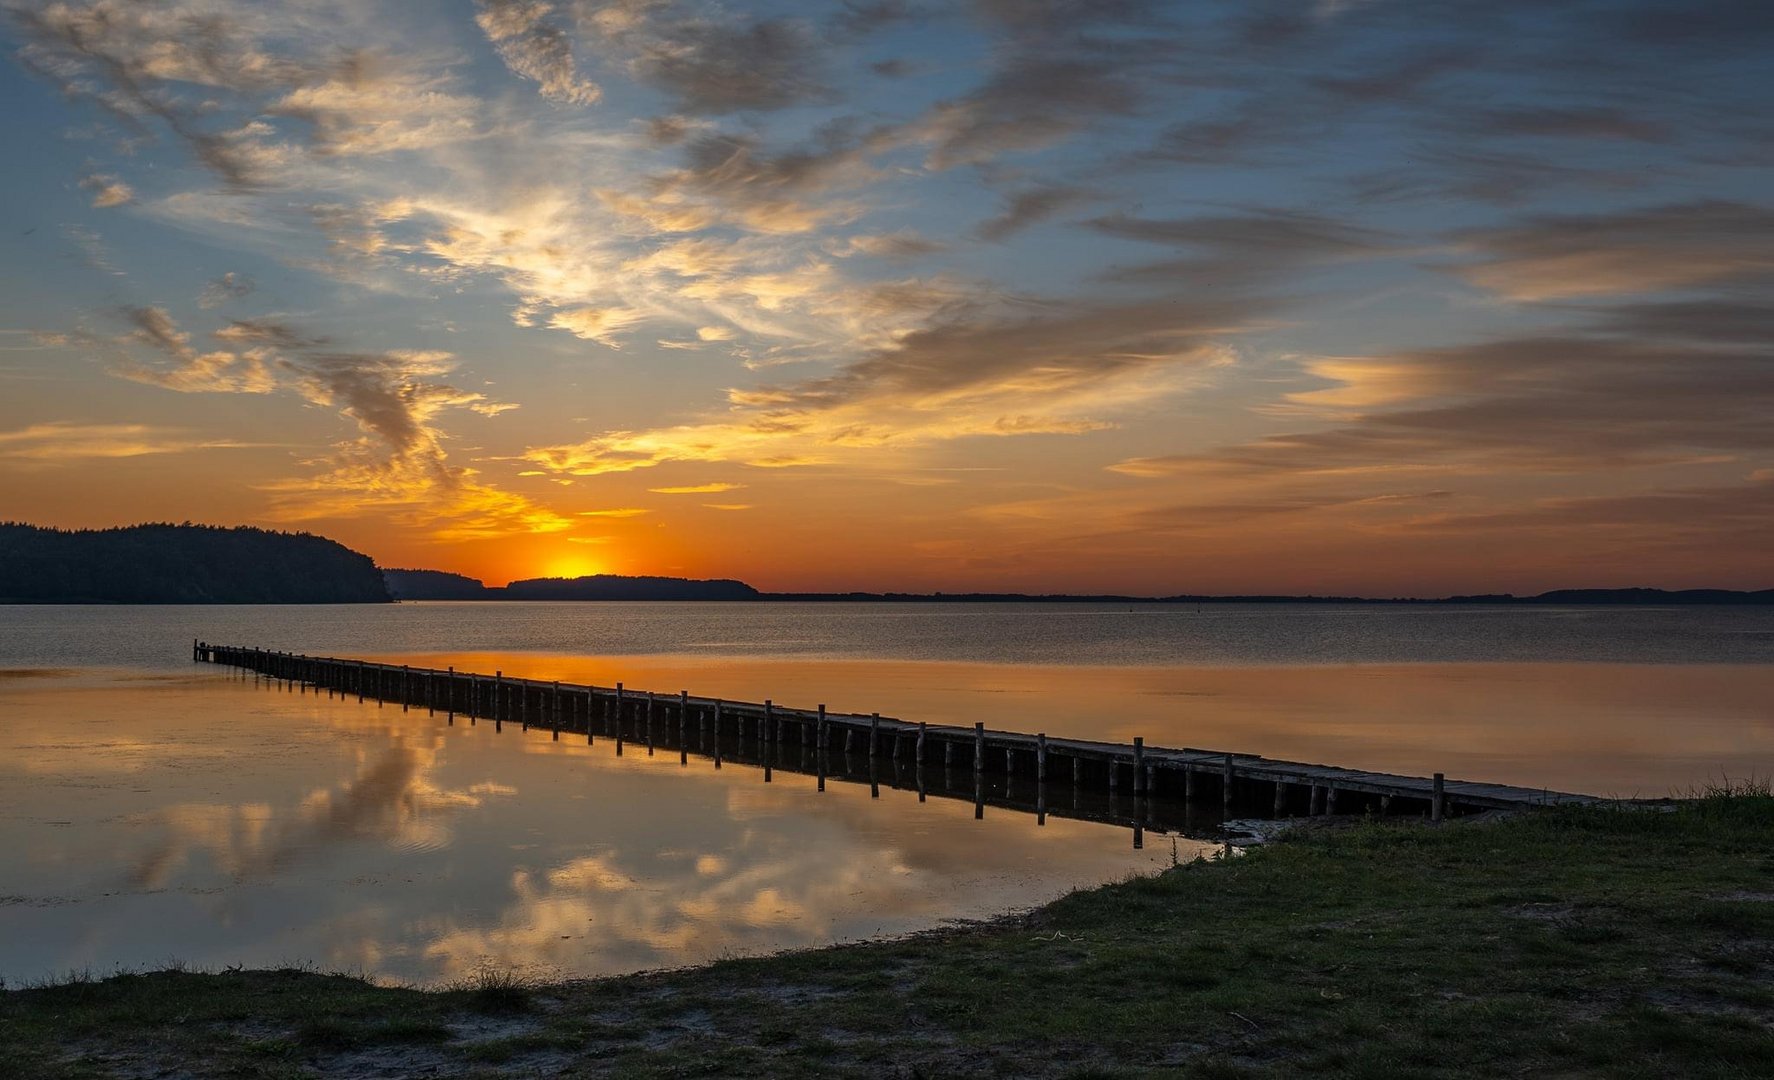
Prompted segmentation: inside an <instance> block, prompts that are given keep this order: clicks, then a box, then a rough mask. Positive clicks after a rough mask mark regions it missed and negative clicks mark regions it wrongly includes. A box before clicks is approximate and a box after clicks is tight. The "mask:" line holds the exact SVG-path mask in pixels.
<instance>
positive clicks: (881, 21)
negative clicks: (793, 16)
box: [832, 0, 925, 35]
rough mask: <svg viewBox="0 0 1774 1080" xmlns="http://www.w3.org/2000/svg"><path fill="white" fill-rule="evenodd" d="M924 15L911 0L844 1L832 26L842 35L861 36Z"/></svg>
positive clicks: (919, 6)
mask: <svg viewBox="0 0 1774 1080" xmlns="http://www.w3.org/2000/svg"><path fill="white" fill-rule="evenodd" d="M924 14H925V11H924V9H923V7H922V5H918V4H913V3H910V2H909V0H844V4H843V7H842V8H841V10H840V11H839V12H838V14H837V15H835V16H833V18H832V26H833V27H834V28H835V29H836V30H837V31H838V32H839V33H841V34H850V35H861V34H868V33H872V32H874V31H876V30H879V29H881V28H882V27H884V26H892V25H894V24H896V23H902V22H910V21H911V20H913V19H916V18H919V17H921V16H923V15H924Z"/></svg>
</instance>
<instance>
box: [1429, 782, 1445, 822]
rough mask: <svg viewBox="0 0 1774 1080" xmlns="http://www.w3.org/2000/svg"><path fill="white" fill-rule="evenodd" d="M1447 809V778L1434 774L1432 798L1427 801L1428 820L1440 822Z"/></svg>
mask: <svg viewBox="0 0 1774 1080" xmlns="http://www.w3.org/2000/svg"><path fill="white" fill-rule="evenodd" d="M1446 809H1447V778H1446V777H1445V776H1443V775H1442V774H1441V773H1436V774H1435V792H1434V797H1433V798H1431V799H1430V800H1429V820H1430V821H1440V820H1441V818H1442V815H1443V814H1444V813H1445V812H1446Z"/></svg>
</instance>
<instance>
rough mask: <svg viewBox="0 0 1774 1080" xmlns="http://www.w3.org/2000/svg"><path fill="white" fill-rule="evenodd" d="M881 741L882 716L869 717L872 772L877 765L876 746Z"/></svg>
mask: <svg viewBox="0 0 1774 1080" xmlns="http://www.w3.org/2000/svg"><path fill="white" fill-rule="evenodd" d="M880 741H881V714H880V713H871V714H870V715H869V766H870V769H871V770H872V769H873V767H874V763H875V744H876V743H879V742H880Z"/></svg>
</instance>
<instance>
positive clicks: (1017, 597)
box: [0, 588, 1774, 607]
mask: <svg viewBox="0 0 1774 1080" xmlns="http://www.w3.org/2000/svg"><path fill="white" fill-rule="evenodd" d="M382 602H384V603H385V601H382ZM395 602H396V603H452V602H458V603H539V602H540V603H647V604H667V603H721V604H821V603H829V604H1129V605H1137V606H1142V607H1161V606H1182V605H1188V604H1196V605H1203V606H1204V605H1208V604H1219V605H1235V604H1243V605H1277V606H1279V605H1286V604H1298V605H1307V606H1311V605H1318V606H1339V605H1341V606H1350V605H1360V606H1364V607H1385V606H1396V607H1770V606H1774V590H1768V589H1765V590H1761V591H1757V592H1735V591H1730V590H1721V589H1705V590H1683V591H1679V592H1677V591H1670V592H1665V591H1663V590H1656V589H1581V590H1559V591H1558V592H1553V593H1541V594H1538V595H1535V596H1512V595H1508V594H1503V595H1495V596H1444V597H1413V596H1399V597H1371V596H1271V595H1256V596H1236V595H1233V596H1112V595H1108V596H1093V595H1076V594H1068V593H1061V594H1055V595H1039V594H1031V593H757V594H756V595H753V596H694V595H691V596H684V595H677V596H645V595H639V596H586V597H533V596H510V595H506V594H505V591H504V590H503V589H499V588H489V589H487V590H485V594H484V595H479V596H402V597H399V598H397V599H396V601H395ZM337 603H346V604H354V605H355V604H359V603H364V601H257V600H210V601H188V600H147V601H136V600H103V599H95V598H83V597H68V598H59V599H37V598H18V597H5V596H0V607H188V606H200V607H240V606H252V605H268V606H277V607H323V606H331V605H332V604H337Z"/></svg>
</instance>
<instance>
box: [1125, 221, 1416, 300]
mask: <svg viewBox="0 0 1774 1080" xmlns="http://www.w3.org/2000/svg"><path fill="white" fill-rule="evenodd" d="M1090 226H1091V227H1092V228H1093V229H1095V230H1096V231H1097V232H1099V233H1102V234H1104V235H1107V236H1113V237H1117V238H1119V239H1123V240H1133V241H1139V242H1143V243H1150V244H1163V245H1166V246H1170V247H1177V248H1182V249H1184V250H1190V251H1193V252H1194V253H1195V254H1193V255H1191V256H1189V257H1187V258H1182V259H1170V260H1165V261H1162V262H1153V263H1143V264H1139V265H1136V266H1130V267H1118V268H1115V269H1113V270H1110V271H1108V272H1106V273H1105V274H1104V275H1102V276H1103V277H1104V279H1105V280H1109V281H1116V282H1122V283H1156V282H1167V281H1168V282H1179V281H1188V282H1192V283H1194V284H1197V285H1210V284H1219V285H1249V284H1254V283H1257V282H1261V281H1265V280H1268V279H1271V278H1273V277H1276V276H1279V275H1281V274H1283V273H1285V272H1287V271H1289V270H1293V269H1297V268H1300V267H1304V266H1309V265H1312V264H1317V263H1327V262H1338V261H1344V260H1350V259H1363V258H1375V257H1378V256H1381V255H1385V254H1387V253H1389V252H1391V251H1393V250H1396V249H1397V248H1398V246H1399V243H1400V242H1399V241H1398V240H1397V239H1396V238H1394V237H1391V236H1389V235H1388V234H1386V233H1383V232H1380V231H1378V230H1375V229H1368V228H1363V227H1361V226H1357V225H1351V224H1346V223H1343V222H1338V221H1333V220H1331V219H1329V218H1325V217H1320V216H1318V215H1316V214H1308V213H1301V212H1294V211H1284V210H1273V209H1271V210H1260V211H1251V212H1247V213H1242V214H1228V215H1218V216H1202V217H1193V218H1173V219H1162V220H1158V219H1151V218H1135V217H1130V216H1128V215H1124V214H1116V215H1110V216H1107V217H1101V218H1097V219H1095V220H1094V221H1092V222H1090Z"/></svg>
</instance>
